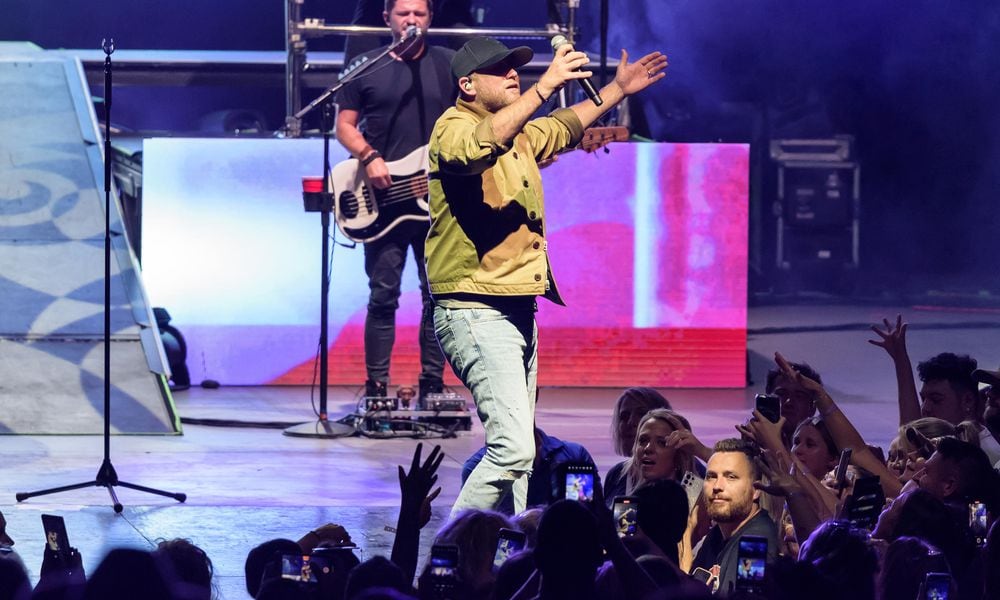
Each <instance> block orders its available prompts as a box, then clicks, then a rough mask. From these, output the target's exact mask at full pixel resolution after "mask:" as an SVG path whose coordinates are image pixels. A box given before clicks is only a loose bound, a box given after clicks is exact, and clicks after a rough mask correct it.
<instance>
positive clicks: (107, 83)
mask: <svg viewBox="0 0 1000 600" xmlns="http://www.w3.org/2000/svg"><path fill="white" fill-rule="evenodd" d="M101 47H102V48H103V50H104V461H103V462H102V463H101V468H100V469H98V471H97V477H95V478H94V480H93V481H85V482H83V483H75V484H72V485H64V486H61V487H56V488H51V489H47V490H39V491H36V492H23V493H18V494H16V498H17V501H18V502H23V501H24V500H27V499H28V498H33V497H35V496H45V495H48V494H56V493H59V492H67V491H69V490H76V489H80V488H85V487H93V486H96V487H103V488H106V489H107V490H108V494H110V495H111V502H112V506H113V508H114V510H115V512H116V513H120V512H122V508H123V507H122V504H121V502H119V501H118V496H117V494H115V486H119V485H120V486H122V487H125V488H129V489H133V490H138V491H140V492H146V493H147V494H157V495H160V496H166V497H167V498H173V499H174V500H176V501H178V502H184V501H185V500H187V494H182V493H175V492H165V491H163V490H157V489H154V488H151V487H145V486H142V485H136V484H134V483H128V482H127V481H121V480H120V479H118V473H117V472H115V467H114V465H112V464H111V53H112V52H114V51H115V41H114V40H113V39H112V40H110V41H108V40H101Z"/></svg>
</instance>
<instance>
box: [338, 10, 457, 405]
mask: <svg viewBox="0 0 1000 600" xmlns="http://www.w3.org/2000/svg"><path fill="white" fill-rule="evenodd" d="M431 10H432V8H431V3H430V2H429V1H428V0H386V1H385V11H384V12H383V13H382V16H383V19H384V20H385V23H386V25H388V26H389V28H390V29H391V31H392V37H393V43H397V42H399V41H401V40H402V39H403V38H404V37H405V36H406V31H407V28H409V27H416V28H417V29H419V30H420V32H421V34H424V33H426V31H427V28H428V27H429V26H430V22H431V17H432V13H431ZM424 39H425V38H424V37H423V35H420V36H416V37H413V38H412V39H411V40H410V41H409V43H408V44H406V45H404V46H402V49H401V50H400V51H399V53H398V54H390V56H389V57H388V58H387V59H383V61H380V62H379V64H376V65H374V66H373V67H371V68H370V69H369V71H368V73H366V74H364V75H363V76H362V77H360V78H358V79H357V80H355V81H353V82H351V83H349V84H348V85H346V86H345V87H344V88H343V89H342V90H341V91H340V93H339V94H338V96H337V102H338V103H339V105H340V112H339V114H338V116H337V130H336V133H337V140H338V141H339V142H340V143H341V144H342V145H343V146H344V147H345V148H347V150H348V151H349V152H350V153H351V154H352V155H354V157H355V158H357V159H358V160H359V161H360V164H361V165H362V166H363V168H364V169H365V173H366V176H367V179H368V181H369V182H370V183H371V185H372V186H374V187H375V188H378V189H383V190H384V189H386V188H388V187H389V186H390V185H391V183H392V179H391V178H390V176H389V170H388V167H386V162H387V161H390V162H391V161H395V160H399V159H402V158H403V157H405V156H407V155H408V154H409V153H410V152H412V151H413V150H414V149H416V148H418V147H420V146H423V145H425V144H426V143H427V140H428V139H429V138H430V132H431V129H432V128H433V127H434V122H435V121H436V120H437V118H438V117H439V116H440V115H441V113H443V112H444V111H445V109H447V108H448V107H449V106H451V105H452V104H453V103H454V101H455V97H456V92H457V90H456V89H455V85H454V83H453V81H452V79H451V77H450V64H451V58H452V56H453V55H454V52H453V51H451V50H448V49H446V48H440V47H436V46H430V45H428V44H426V43H425V42H424ZM384 50H385V48H380V49H377V50H374V51H372V52H368V53H365V54H362V55H361V56H360V57H359V58H358V60H363V59H366V58H367V59H368V60H372V59H374V58H375V57H376V56H378V55H379V54H381V53H382V52H383V51H384ZM348 68H349V66H348ZM427 230H428V222H427V221H424V220H420V221H414V220H409V221H405V222H402V223H400V224H398V225H397V226H396V227H393V228H392V230H391V231H389V232H387V233H386V234H385V235H384V236H382V237H380V238H378V239H377V240H374V241H371V242H368V243H366V244H365V247H364V248H365V273H366V274H367V276H368V287H369V300H368V315H367V317H366V319H365V368H366V370H367V380H366V385H365V395H366V396H385V395H386V386H387V385H388V383H389V361H390V357H391V355H392V346H393V343H394V341H395V337H396V309H397V308H398V307H399V295H400V284H401V281H402V274H403V266H404V264H405V263H406V255H407V252H408V249H409V248H412V249H413V255H414V258H415V259H416V263H417V269H418V273H419V278H420V292H421V297H422V300H423V311H422V315H421V319H420V365H421V373H420V379H419V383H420V397H421V400H422V399H423V397H424V396H425V395H426V394H428V393H433V392H440V391H441V389H442V381H441V377H442V373H443V371H444V357H443V355H442V354H441V349H440V347H439V346H438V342H437V339H436V338H435V335H434V323H433V305H432V302H431V299H430V295H429V292H428V288H427V277H426V273H425V270H424V239H425V238H426V236H427Z"/></svg>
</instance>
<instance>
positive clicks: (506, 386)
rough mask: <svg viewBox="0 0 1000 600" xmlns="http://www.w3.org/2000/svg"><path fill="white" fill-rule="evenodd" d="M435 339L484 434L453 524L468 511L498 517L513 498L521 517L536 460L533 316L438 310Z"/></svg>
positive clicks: (535, 334)
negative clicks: (503, 503)
mask: <svg viewBox="0 0 1000 600" xmlns="http://www.w3.org/2000/svg"><path fill="white" fill-rule="evenodd" d="M434 332H435V333H436V334H437V338H438V341H439V342H441V349H442V350H443V351H444V355H445V356H446V357H447V358H448V363H449V364H451V367H452V369H454V371H455V374H456V375H457V376H458V378H459V379H461V380H462V383H464V384H465V386H466V387H467V388H469V391H471V392H472V398H473V400H474V401H475V403H476V410H477V411H478V413H479V419H480V421H482V423H483V429H485V430H486V456H484V457H483V460H482V461H481V462H480V463H479V465H478V466H476V468H475V469H474V470H473V471H472V474H470V475H469V478H468V479H467V480H466V481H465V485H464V486H462V491H461V493H460V494H459V496H458V499H457V500H456V501H455V506H454V507H452V509H451V514H452V517H454V516H455V515H456V514H458V513H459V512H461V511H463V510H465V509H468V508H480V509H496V508H497V507H498V506H499V505H500V502H501V501H502V500H503V499H504V497H506V495H507V494H511V493H512V494H513V495H514V512H515V513H519V512H521V511H523V510H524V508H525V503H526V502H527V497H528V477H529V475H530V474H531V465H532V463H533V462H534V459H535V432H534V421H535V383H536V379H537V374H538V343H537V341H538V328H537V326H536V325H535V313H534V311H533V310H532V309H531V308H526V309H524V310H517V311H500V310H495V309H491V308H444V307H441V306H435V308H434Z"/></svg>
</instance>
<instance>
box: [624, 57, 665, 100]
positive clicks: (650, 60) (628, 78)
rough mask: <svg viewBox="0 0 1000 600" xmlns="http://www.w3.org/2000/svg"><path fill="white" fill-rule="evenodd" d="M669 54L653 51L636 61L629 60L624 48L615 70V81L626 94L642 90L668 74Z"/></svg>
mask: <svg viewBox="0 0 1000 600" xmlns="http://www.w3.org/2000/svg"><path fill="white" fill-rule="evenodd" d="M666 69H667V56H666V55H665V54H663V53H662V52H651V53H649V54H647V55H646V56H643V57H642V58H640V59H639V60H637V61H636V62H634V63H629V62H628V52H626V51H625V49H624V48H622V57H621V60H620V61H619V62H618V70H617V71H616V72H615V83H617V84H618V87H620V88H621V89H622V92H624V93H625V95H626V96H630V95H632V94H635V93H636V92H641V91H642V90H644V89H646V88H647V87H649V86H650V85H652V84H653V83H655V82H657V81H659V80H661V79H663V78H664V77H666V76H667V74H666Z"/></svg>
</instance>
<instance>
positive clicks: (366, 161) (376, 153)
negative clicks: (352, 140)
mask: <svg viewBox="0 0 1000 600" xmlns="http://www.w3.org/2000/svg"><path fill="white" fill-rule="evenodd" d="M376 158H382V154H380V153H379V151H378V150H372V151H371V154H369V155H368V156H366V157H364V158H363V159H361V166H362V167H367V166H368V165H370V164H371V163H372V161H373V160H375V159H376Z"/></svg>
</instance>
